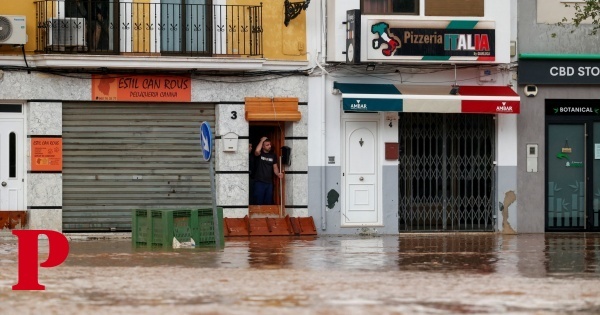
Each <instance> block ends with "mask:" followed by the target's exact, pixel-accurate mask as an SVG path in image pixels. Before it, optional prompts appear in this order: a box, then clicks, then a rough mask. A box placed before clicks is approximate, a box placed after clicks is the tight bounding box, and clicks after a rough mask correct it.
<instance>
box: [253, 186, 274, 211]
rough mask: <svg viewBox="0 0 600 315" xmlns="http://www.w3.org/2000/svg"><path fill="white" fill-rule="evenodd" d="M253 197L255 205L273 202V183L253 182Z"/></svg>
mask: <svg viewBox="0 0 600 315" xmlns="http://www.w3.org/2000/svg"><path fill="white" fill-rule="evenodd" d="M254 199H255V201H256V204H257V205H272V204H273V184H272V183H264V182H261V181H255V182H254Z"/></svg>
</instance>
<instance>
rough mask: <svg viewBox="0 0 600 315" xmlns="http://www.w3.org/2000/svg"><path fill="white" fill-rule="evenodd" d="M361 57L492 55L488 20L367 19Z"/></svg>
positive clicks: (487, 58) (420, 58)
mask: <svg viewBox="0 0 600 315" xmlns="http://www.w3.org/2000/svg"><path fill="white" fill-rule="evenodd" d="M366 27H367V29H366V30H365V33H366V34H367V36H366V43H365V44H366V49H367V58H366V60H363V61H397V60H412V61H472V62H491V61H495V59H496V57H495V56H496V30H495V23H494V22H492V21H467V20H465V21H463V20H456V21H448V20H444V21H441V20H438V21H431V20H427V21H425V20H418V21H417V20H394V19H369V20H367V25H366Z"/></svg>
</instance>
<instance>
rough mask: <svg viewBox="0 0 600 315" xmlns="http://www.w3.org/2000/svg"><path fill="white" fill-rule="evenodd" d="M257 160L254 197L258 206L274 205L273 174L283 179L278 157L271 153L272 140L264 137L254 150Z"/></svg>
mask: <svg viewBox="0 0 600 315" xmlns="http://www.w3.org/2000/svg"><path fill="white" fill-rule="evenodd" d="M254 155H255V156H256V157H257V159H256V173H255V174H254V181H255V182H254V196H255V201H256V204H258V205H272V204H273V174H275V175H276V176H277V177H279V178H283V172H279V167H278V166H277V155H275V154H273V153H271V140H269V139H268V138H267V137H262V138H261V139H260V142H259V143H258V145H257V146H256V150H254Z"/></svg>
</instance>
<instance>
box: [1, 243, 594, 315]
mask: <svg viewBox="0 0 600 315" xmlns="http://www.w3.org/2000/svg"><path fill="white" fill-rule="evenodd" d="M70 246H71V250H70V254H69V258H68V259H67V261H66V262H65V263H63V264H62V265H61V266H59V267H57V268H53V269H41V270H40V280H39V282H40V283H42V284H44V285H46V290H45V291H34V292H19V291H12V290H11V289H10V288H11V286H12V285H13V284H15V283H16V279H17V276H16V275H17V273H16V272H17V265H16V244H15V242H14V241H11V240H4V241H2V242H1V243H0V266H2V271H1V272H0V299H2V302H3V309H2V311H0V313H2V314H10V313H14V314H27V313H31V314H83V313H90V314H91V313H94V314H96V313H98V314H131V313H140V314H268V313H270V314H298V313H301V314H367V313H380V314H600V234H594V233H587V234H545V235H544V234H535V235H518V236H502V235H497V234H481V233H474V234H410V235H401V236H378V237H303V238H291V237H274V238H267V237H255V238H230V239H227V241H226V244H225V248H224V249H222V250H214V249H211V248H201V249H177V250H173V249H171V250H162V249H152V250H148V249H145V248H134V247H132V245H131V241H130V240H128V239H124V240H123V239H117V240H111V239H108V240H106V239H105V240H85V239H82V238H77V237H74V238H73V240H72V241H71V242H70ZM41 248H42V251H44V250H46V251H47V246H46V247H44V245H43V244H42V245H41ZM42 256H43V255H42Z"/></svg>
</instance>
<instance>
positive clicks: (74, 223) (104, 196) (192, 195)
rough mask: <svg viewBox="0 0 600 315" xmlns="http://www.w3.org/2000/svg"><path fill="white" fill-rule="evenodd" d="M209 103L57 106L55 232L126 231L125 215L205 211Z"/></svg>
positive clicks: (127, 219) (212, 112)
mask: <svg viewBox="0 0 600 315" xmlns="http://www.w3.org/2000/svg"><path fill="white" fill-rule="evenodd" d="M214 108H215V105H214V104H190V103H177V104H147V103H139V104H138V103H127V104H125V103H104V102H93V103H65V104H63V158H64V160H63V230H64V231H71V232H80V231H109V230H113V231H114V230H116V231H130V230H131V214H132V210H138V209H140V210H152V209H157V210H174V209H177V210H180V209H199V208H203V207H210V205H211V203H210V202H211V186H210V173H209V164H208V163H206V162H204V160H203V159H202V149H201V147H200V124H201V123H202V122H203V121H208V122H209V123H210V124H211V125H213V126H214V118H215V110H214Z"/></svg>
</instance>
